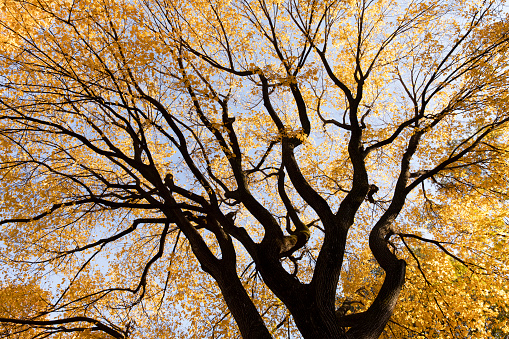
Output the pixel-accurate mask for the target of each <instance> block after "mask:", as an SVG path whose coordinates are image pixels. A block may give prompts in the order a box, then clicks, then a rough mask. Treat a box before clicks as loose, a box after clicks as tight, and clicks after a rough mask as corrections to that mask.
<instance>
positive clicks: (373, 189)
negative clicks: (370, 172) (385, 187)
mask: <svg viewBox="0 0 509 339" xmlns="http://www.w3.org/2000/svg"><path fill="white" fill-rule="evenodd" d="M376 192H378V187H377V186H376V185H373V184H371V185H369V190H368V194H367V196H368V201H369V202H370V203H372V204H374V203H375V199H374V198H373V195H374V194H375V193H376Z"/></svg>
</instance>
